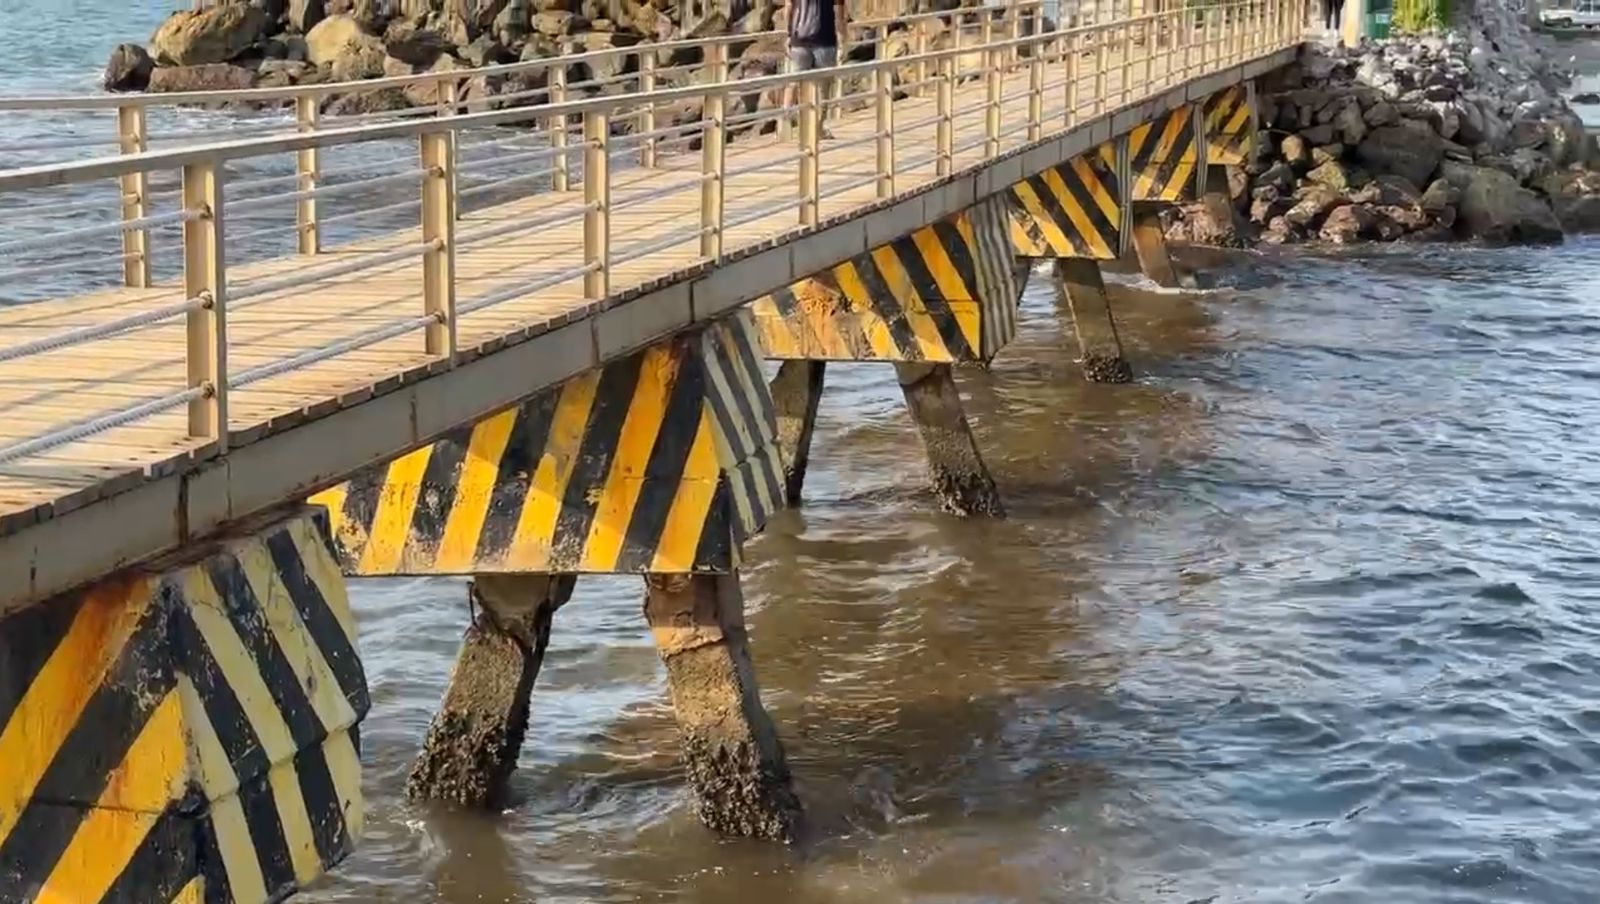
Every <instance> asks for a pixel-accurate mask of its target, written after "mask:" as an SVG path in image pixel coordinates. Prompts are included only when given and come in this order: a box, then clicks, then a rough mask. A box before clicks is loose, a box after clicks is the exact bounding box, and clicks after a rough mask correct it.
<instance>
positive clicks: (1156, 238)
mask: <svg viewBox="0 0 1600 904" xmlns="http://www.w3.org/2000/svg"><path fill="white" fill-rule="evenodd" d="M1132 238H1133V242H1132V244H1133V251H1134V253H1135V254H1136V255H1137V256H1138V259H1139V270H1140V271H1141V272H1143V273H1144V275H1145V277H1146V278H1147V279H1149V280H1150V281H1151V282H1153V283H1155V284H1156V285H1158V286H1160V287H1162V288H1163V289H1193V288H1195V287H1196V283H1195V280H1194V276H1193V274H1190V273H1187V272H1184V271H1181V270H1179V269H1178V266H1177V265H1176V264H1174V263H1173V262H1172V255H1171V254H1169V253H1167V239H1166V236H1165V235H1164V234H1163V233H1162V231H1161V214H1160V212H1158V211H1155V210H1138V211H1136V212H1135V213H1134V215H1133V230H1132Z"/></svg>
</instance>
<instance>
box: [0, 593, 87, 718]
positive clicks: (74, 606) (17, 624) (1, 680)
mask: <svg viewBox="0 0 1600 904" xmlns="http://www.w3.org/2000/svg"><path fill="white" fill-rule="evenodd" d="M16 577H18V578H20V577H21V576H20V575H17V576H16ZM83 600H84V596H83V594H73V595H72V596H70V597H62V598H60V599H55V600H51V601H49V602H46V603H42V604H40V605H37V606H33V607H31V608H28V609H24V610H22V611H21V612H18V613H17V614H16V615H13V616H11V617H10V618H7V619H6V620H5V621H0V727H4V726H5V724H6V723H7V722H10V721H11V715H12V714H13V713H15V712H16V710H17V706H18V705H20V704H21V703H22V697H23V695H24V694H26V693H27V692H28V688H29V687H32V686H33V682H34V679H36V678H38V677H39V672H40V670H41V669H43V668H44V664H45V663H46V662H48V661H49V660H50V655H51V654H52V653H54V652H55V651H56V647H57V646H59V645H60V644H61V639H62V638H63V637H66V636H67V631H68V630H69V629H70V628H71V627H72V621H73V619H74V618H76V617H77V615H78V610H79V609H81V608H82V607H83Z"/></svg>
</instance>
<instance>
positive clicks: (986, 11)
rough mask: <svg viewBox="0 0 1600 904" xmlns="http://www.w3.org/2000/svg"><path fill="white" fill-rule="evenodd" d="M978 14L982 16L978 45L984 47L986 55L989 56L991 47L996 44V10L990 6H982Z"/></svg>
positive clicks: (978, 9)
mask: <svg viewBox="0 0 1600 904" xmlns="http://www.w3.org/2000/svg"><path fill="white" fill-rule="evenodd" d="M976 12H977V13H978V15H979V16H980V20H979V25H978V28H979V29H980V31H979V32H978V43H980V44H982V45H983V47H984V53H985V54H987V53H988V52H989V51H988V47H989V45H990V44H993V43H994V9H993V8H992V7H988V6H980V7H978V8H977V10H976Z"/></svg>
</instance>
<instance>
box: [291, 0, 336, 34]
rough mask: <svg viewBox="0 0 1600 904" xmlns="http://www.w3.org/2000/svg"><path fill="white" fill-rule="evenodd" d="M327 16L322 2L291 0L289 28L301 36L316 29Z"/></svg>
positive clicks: (316, 0)
mask: <svg viewBox="0 0 1600 904" xmlns="http://www.w3.org/2000/svg"><path fill="white" fill-rule="evenodd" d="M325 15H327V10H326V9H325V8H324V7H323V5H322V0H289V27H290V28H291V29H293V30H295V31H297V32H299V33H301V34H305V33H306V32H308V31H310V30H311V29H313V28H316V27H317V23H318V22H321V21H322V17H323V16H325Z"/></svg>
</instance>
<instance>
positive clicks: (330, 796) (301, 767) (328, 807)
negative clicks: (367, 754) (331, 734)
mask: <svg viewBox="0 0 1600 904" xmlns="http://www.w3.org/2000/svg"><path fill="white" fill-rule="evenodd" d="M295 772H296V773H297V774H298V775H299V776H300V799H301V800H302V801H304V802H305V805H306V817H307V818H308V820H309V821H310V823H311V838H312V840H313V842H314V843H315V844H316V846H317V861H318V862H319V863H321V864H322V865H323V867H328V866H332V865H333V864H335V863H337V862H339V861H340V860H342V859H344V856H345V855H346V854H348V853H350V850H351V849H352V848H353V847H354V844H353V842H352V841H351V839H350V832H349V831H348V829H347V828H346V827H345V823H344V802H343V801H341V800H340V799H339V789H338V788H337V787H335V786H334V784H333V775H332V773H330V772H329V771H328V758H327V756H326V755H325V754H324V753H323V750H322V745H321V744H316V745H313V746H311V747H307V748H306V749H304V750H302V751H300V753H299V754H297V755H296V756H295Z"/></svg>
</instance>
